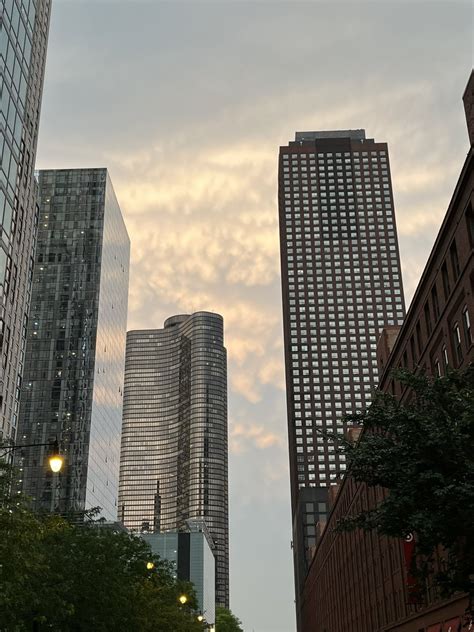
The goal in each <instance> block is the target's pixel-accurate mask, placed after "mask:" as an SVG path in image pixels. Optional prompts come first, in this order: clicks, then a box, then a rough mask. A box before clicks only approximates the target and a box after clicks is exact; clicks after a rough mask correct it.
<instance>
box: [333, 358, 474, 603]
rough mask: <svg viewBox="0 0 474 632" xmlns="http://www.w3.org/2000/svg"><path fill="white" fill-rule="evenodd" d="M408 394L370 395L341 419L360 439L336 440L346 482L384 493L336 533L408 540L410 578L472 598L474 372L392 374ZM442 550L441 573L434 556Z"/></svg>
mask: <svg viewBox="0 0 474 632" xmlns="http://www.w3.org/2000/svg"><path fill="white" fill-rule="evenodd" d="M394 377H395V378H396V379H397V380H399V382H401V384H402V385H404V386H406V387H408V389H409V397H408V399H407V401H406V402H403V403H400V402H399V401H398V400H397V399H396V398H395V397H393V396H392V395H390V394H388V393H381V392H378V393H376V394H375V396H374V399H373V402H372V404H371V406H370V408H369V409H368V410H367V411H365V412H362V413H360V414H357V415H354V416H348V417H346V421H347V422H348V423H349V424H359V425H361V426H362V428H363V433H362V436H361V439H360V441H359V442H357V443H355V444H354V443H351V442H349V441H347V440H346V439H342V438H339V439H338V449H339V451H340V452H343V453H344V454H345V455H346V459H347V463H348V469H349V473H350V476H352V478H354V479H355V480H356V481H358V482H362V483H366V484H367V485H368V486H370V487H376V486H380V487H383V488H385V489H386V490H388V494H386V495H385V496H384V498H383V500H381V502H380V503H379V504H378V505H377V506H376V507H370V508H367V509H364V510H362V511H361V512H360V513H358V514H357V515H352V516H349V517H346V518H344V519H342V520H340V521H339V523H338V527H337V528H338V530H339V531H347V530H353V529H356V528H362V529H364V530H367V531H372V530H375V531H377V532H378V533H379V534H381V535H385V536H391V537H394V538H404V537H406V536H407V535H409V534H414V536H415V542H416V552H417V554H418V557H417V558H416V559H417V560H418V567H417V572H418V573H419V575H420V576H421V577H423V578H425V579H426V578H428V577H431V578H432V579H433V581H434V582H435V583H436V584H437V585H438V586H439V587H440V588H441V590H442V592H443V594H444V595H446V596H448V595H451V594H453V593H455V592H457V591H462V592H467V593H469V594H470V596H471V599H470V603H471V605H470V610H471V613H472V601H473V599H472V597H473V593H474V585H473V578H474V368H473V367H469V368H468V369H467V370H465V371H464V372H455V371H450V372H449V373H448V375H447V376H445V377H439V378H430V377H427V376H425V375H414V374H412V373H410V372H408V371H405V370H400V371H397V372H395V373H394ZM439 550H442V551H443V554H442V556H441V558H442V564H441V568H435V566H434V557H435V552H436V551H439Z"/></svg>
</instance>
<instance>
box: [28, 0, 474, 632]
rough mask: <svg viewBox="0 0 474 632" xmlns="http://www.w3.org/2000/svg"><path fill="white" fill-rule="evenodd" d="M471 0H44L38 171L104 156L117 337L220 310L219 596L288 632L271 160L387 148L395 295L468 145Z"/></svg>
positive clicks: (413, 276)
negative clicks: (299, 151) (119, 314)
mask: <svg viewBox="0 0 474 632" xmlns="http://www.w3.org/2000/svg"><path fill="white" fill-rule="evenodd" d="M472 12H473V5H472V3H471V2H470V1H466V2H464V1H459V2H457V1H456V0H449V1H446V2H437V1H427V0H425V1H421V2H420V1H416V0H410V1H405V0H399V1H398V2H391V1H389V0H378V1H377V2H375V1H374V2H360V1H356V0H351V1H347V2H342V1H339V0H331V2H319V1H312V2H311V1H307V2H298V1H296V0H280V1H272V0H259V1H254V2H246V1H243V0H233V1H231V0H220V1H217V0H215V1H213V2H209V1H205V0H187V1H185V0H173V1H172V2H161V1H160V0H150V1H149V2H145V1H139V0H121V1H118V0H117V1H114V0H94V1H93V2H91V1H84V0H53V14H52V22H51V31H50V40H49V50H48V60H47V67H46V79H45V89H44V97H43V107H42V118H41V128H40V139H39V146H38V156H37V168H73V167H107V168H108V169H109V171H110V175H111V178H112V181H113V184H114V188H115V191H116V194H117V197H118V200H119V202H120V205H121V208H122V211H123V214H124V218H125V222H126V225H127V228H128V232H129V235H130V238H131V242H132V254H131V276H130V298H129V318H128V327H129V329H137V328H154V327H156V328H159V327H162V326H163V321H164V320H165V319H166V318H167V317H168V316H171V315H173V314H177V313H189V312H192V311H197V310H210V311H216V312H218V313H220V314H222V315H223V317H224V326H225V342H226V347H227V350H228V381H229V450H230V459H229V461H230V462H229V487H230V542H231V543H230V581H231V607H232V610H233V611H234V612H235V613H236V615H237V616H238V617H240V618H241V619H242V621H243V626H244V630H245V632H294V630H295V617H294V604H293V599H294V588H293V569H292V561H291V550H290V540H291V519H290V504H289V474H288V452H287V433H286V403H285V391H284V368H283V341H282V316H281V290H280V271H279V244H278V210H277V157H278V149H279V146H280V145H284V144H287V143H288V141H289V140H292V139H293V138H294V133H295V131H297V130H299V131H307V130H327V129H349V128H355V129H358V128H365V129H366V132H367V136H368V137H369V138H375V139H376V140H377V141H386V142H388V144H389V153H390V160H391V168H392V178H393V188H394V197H395V207H396V215H397V223H398V234H399V240H400V250H401V259H402V269H403V279H404V287H405V295H406V298H407V301H409V300H410V299H411V296H412V294H413V292H414V290H415V288H416V284H417V281H418V279H419V277H420V275H421V272H422V270H423V267H424V264H425V262H426V260H427V258H428V255H429V252H430V249H431V247H432V245H433V243H434V239H435V236H436V234H437V231H438V229H439V226H440V224H441V221H442V218H443V216H444V213H445V212H446V208H447V205H448V203H449V200H450V197H451V194H452V191H453V189H454V186H455V183H456V179H457V177H458V174H459V172H460V169H461V166H462V163H463V161H464V158H465V155H466V153H467V151H468V139H467V132H466V126H465V121H464V113H463V107H462V101H461V97H462V93H463V91H464V88H465V85H466V83H467V79H468V75H469V72H470V68H471V66H472V65H473V41H472V35H473V32H474V31H473V26H474V25H473V13H472Z"/></svg>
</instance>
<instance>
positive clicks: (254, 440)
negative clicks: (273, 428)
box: [229, 423, 283, 453]
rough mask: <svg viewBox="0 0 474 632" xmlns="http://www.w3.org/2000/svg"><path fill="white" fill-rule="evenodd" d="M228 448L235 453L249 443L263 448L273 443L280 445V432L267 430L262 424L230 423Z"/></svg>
mask: <svg viewBox="0 0 474 632" xmlns="http://www.w3.org/2000/svg"><path fill="white" fill-rule="evenodd" d="M229 443H230V449H231V450H232V451H233V452H235V453H242V452H244V451H245V450H246V448H247V447H248V444H249V443H251V444H252V445H253V446H256V447H257V448H259V449H261V450H264V449H265V448H269V447H271V446H275V445H278V446H280V445H282V444H283V441H282V438H281V435H280V434H276V433H274V432H268V431H266V430H265V428H264V427H263V426H262V425H253V424H242V423H237V424H231V428H230V434H229Z"/></svg>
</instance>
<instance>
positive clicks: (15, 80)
mask: <svg viewBox="0 0 474 632" xmlns="http://www.w3.org/2000/svg"><path fill="white" fill-rule="evenodd" d="M50 8H51V2H50V0H36V1H35V2H34V1H33V0H1V1H0V95H1V97H0V237H1V238H0V440H2V441H5V442H7V443H9V442H14V441H15V439H16V436H17V427H18V408H19V401H20V386H21V380H22V374H23V367H24V362H25V343H26V327H27V322H28V309H29V304H30V299H31V275H32V268H33V254H34V243H35V236H36V228H37V221H38V218H37V204H36V195H37V187H36V182H35V178H34V174H33V169H34V163H35V155H36V143H37V139H38V126H39V114H40V109H41V95H42V91H43V77H44V68H45V62H46V47H47V40H48V30H49V16H50Z"/></svg>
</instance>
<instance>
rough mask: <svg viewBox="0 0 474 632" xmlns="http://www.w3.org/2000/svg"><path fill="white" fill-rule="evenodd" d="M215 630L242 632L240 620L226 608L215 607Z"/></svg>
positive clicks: (217, 631) (219, 631) (220, 631)
mask: <svg viewBox="0 0 474 632" xmlns="http://www.w3.org/2000/svg"><path fill="white" fill-rule="evenodd" d="M216 632H243V628H242V621H240V620H239V619H238V618H237V617H236V616H235V615H234V614H232V612H231V611H230V610H229V609H228V608H223V607H221V606H218V607H217V608H216Z"/></svg>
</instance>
